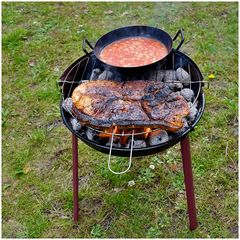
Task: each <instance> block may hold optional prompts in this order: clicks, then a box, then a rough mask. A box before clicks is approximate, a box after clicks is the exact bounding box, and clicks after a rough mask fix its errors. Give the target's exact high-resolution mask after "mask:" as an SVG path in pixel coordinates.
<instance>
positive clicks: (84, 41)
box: [82, 39, 94, 56]
mask: <svg viewBox="0 0 240 240" xmlns="http://www.w3.org/2000/svg"><path fill="white" fill-rule="evenodd" d="M86 45H88V47H90V48H91V49H92V50H94V47H93V46H92V44H91V43H90V42H89V41H88V40H87V39H83V41H82V50H83V51H84V52H85V53H86V54H87V55H88V56H89V52H88V51H87V49H86Z"/></svg>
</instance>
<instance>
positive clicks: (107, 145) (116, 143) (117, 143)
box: [105, 141, 121, 148]
mask: <svg viewBox="0 0 240 240" xmlns="http://www.w3.org/2000/svg"><path fill="white" fill-rule="evenodd" d="M105 146H106V147H110V146H111V141H108V142H107V143H106V144H105ZM112 147H114V148H121V144H120V142H113V143H112Z"/></svg>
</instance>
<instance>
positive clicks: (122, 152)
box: [60, 51, 205, 157]
mask: <svg viewBox="0 0 240 240" xmlns="http://www.w3.org/2000/svg"><path fill="white" fill-rule="evenodd" d="M173 54H174V58H175V59H177V58H179V59H184V61H186V62H187V63H188V64H190V65H191V81H192V82H194V81H196V82H198V83H196V84H194V85H195V86H194V87H193V88H192V89H193V91H194V92H196V91H197V86H196V85H199V87H201V86H203V83H201V81H202V80H203V77H202V74H201V72H200V70H199V69H198V67H197V65H196V64H195V63H194V62H193V61H192V60H191V59H190V58H189V57H187V56H186V55H185V54H183V53H182V52H179V51H174V52H173ZM80 59H82V58H80ZM80 59H78V60H77V61H75V62H74V63H73V64H72V65H71V66H70V67H68V68H67V69H66V70H65V72H64V73H63V75H62V76H61V80H63V79H64V78H65V77H66V75H68V73H69V71H70V69H72V66H74V64H76V63H77V62H78V61H80ZM178 62H179V61H177V64H176V66H175V68H177V67H179V66H180V63H178ZM169 64H170V65H171V63H170V62H169ZM178 64H179V66H177V65H178ZM85 79H86V78H85ZM68 81H69V79H68ZM72 81H73V80H72ZM72 90H73V89H71V91H72ZM64 91H69V89H68V88H67V87H65V88H64V87H63V98H64V95H65V96H66V95H69V93H68V94H65V93H66V92H64ZM70 94H71V93H70ZM63 98H62V100H61V103H60V111H61V116H62V120H63V123H64V124H65V125H66V127H67V128H68V129H69V130H70V131H71V132H72V133H73V134H74V135H75V136H77V137H78V138H79V139H81V140H82V141H83V142H84V143H86V144H87V145H88V146H90V147H92V148H94V149H96V150H98V151H100V152H103V153H106V154H109V151H110V147H108V146H105V145H102V144H100V143H98V142H95V141H91V140H89V139H88V138H87V137H86V135H85V133H84V132H81V130H80V131H75V130H74V129H73V128H72V124H71V122H70V119H71V118H72V116H71V114H70V113H68V112H67V111H66V110H64V108H63V107H62V102H63V100H64V99H63ZM197 100H198V113H197V115H196V117H195V120H194V122H193V123H192V124H191V126H190V127H189V128H187V129H186V130H185V131H182V132H181V133H174V134H171V136H170V139H169V140H168V141H167V142H165V143H161V144H158V145H154V146H147V147H144V148H133V151H132V156H144V155H150V154H154V153H157V152H160V151H163V150H165V149H167V148H169V147H171V146H173V145H175V144H177V143H178V142H180V141H181V140H182V139H183V138H184V137H185V136H186V135H187V134H188V133H189V132H190V131H192V130H193V129H194V127H195V126H196V125H197V123H198V122H199V120H200V118H201V117H202V115H203V112H204V109H205V96H204V93H203V92H202V88H201V91H200V92H199V93H198V98H197ZM172 136H173V137H172ZM112 155H114V156H126V157H127V156H128V157H129V155H130V148H114V147H113V148H112Z"/></svg>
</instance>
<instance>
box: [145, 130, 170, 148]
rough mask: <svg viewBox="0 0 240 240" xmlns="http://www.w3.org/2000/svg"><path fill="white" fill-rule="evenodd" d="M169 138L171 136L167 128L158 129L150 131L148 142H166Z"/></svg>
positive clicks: (152, 143)
mask: <svg viewBox="0 0 240 240" xmlns="http://www.w3.org/2000/svg"><path fill="white" fill-rule="evenodd" d="M168 140H169V136H168V133H167V131H165V130H161V129H160V130H156V131H153V132H151V133H149V140H148V144H149V145H150V146H154V145H158V144H161V143H165V142H167V141H168Z"/></svg>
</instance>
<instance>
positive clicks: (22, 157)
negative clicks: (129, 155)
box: [2, 2, 238, 238]
mask: <svg viewBox="0 0 240 240" xmlns="http://www.w3.org/2000/svg"><path fill="white" fill-rule="evenodd" d="M133 24H144V25H150V26H154V27H159V28H162V29H165V30H166V31H167V32H169V34H170V35H171V36H174V34H175V33H176V32H177V30H178V29H179V28H180V27H183V28H184V30H185V39H186V40H185V43H184V44H183V46H182V51H183V52H185V53H186V54H187V55H189V56H190V57H191V58H192V59H193V60H194V61H195V62H196V63H197V64H198V66H199V68H200V70H201V71H202V73H203V76H204V79H205V80H207V81H209V83H210V88H209V89H208V88H206V87H205V89H204V92H205V95H206V111H205V113H204V115H203V118H202V119H201V121H200V122H199V124H198V125H197V127H196V128H195V131H193V132H192V133H191V134H190V138H191V142H192V145H191V147H192V160H193V172H194V180H195V191H196V201H197V208H198V220H199V227H198V229H197V230H195V231H193V232H190V231H189V230H188V219H187V210H186V199H185V190H184V184H183V173H182V164H181V156H180V146H179V145H176V146H174V147H173V148H170V149H168V150H167V151H164V152H161V153H159V154H155V155H151V156H148V157H137V158H134V159H133V166H132V168H131V170H130V172H128V173H126V174H124V175H122V176H117V175H113V174H112V173H110V172H109V171H108V169H107V157H108V156H107V155H105V154H102V153H99V152H97V151H95V150H93V149H91V148H90V147H88V146H86V145H85V144H84V143H82V142H81V141H79V205H80V221H79V224H78V225H77V226H74V225H73V222H72V205H73V203H72V159H71V157H72V155H71V134H70V132H69V131H68V130H67V129H66V127H65V126H64V125H63V124H62V121H61V116H60V112H59V101H60V97H61V96H60V93H59V90H58V89H57V87H56V81H57V80H58V79H59V77H60V75H61V73H62V72H63V71H64V70H65V69H66V67H67V66H69V65H70V64H71V63H72V62H73V61H75V60H76V59H78V58H79V57H80V56H82V55H83V51H82V50H81V42H82V39H83V38H84V37H87V38H88V39H89V40H90V41H91V42H93V43H94V42H95V41H96V40H97V39H98V38H99V37H100V36H102V35H103V34H104V33H106V32H108V31H110V30H112V29H114V28H117V27H121V26H125V25H133ZM2 34H3V35H2V237H4V238H20V237H21V238H40V237H41V238H50V237H51V238H56V237H58V238H64V237H65V238H66V237H68V238H99V237H101V238H110V237H112V238H127V237H131V238H146V237H148V238H237V237H238V105H237V104H238V3H236V2H225V3H224V2H223V3H217V2H212V3H208V2H204V3H200V2H195V3H193V2H189V3H187V2H186V3H180V2H179V3H178V2H173V3H168V2H158V3H151V2H148V3H144V2H142V3H137V2H132V3H127V2H122V3H121V2H119V3H111V2H108V3H93V2H92V3H90V2H88V3H87V2H75V3H74V2H66V3H64V2H58V3H49V2H48V3H47V2H45V3H37V2H36V3H27V2H8V3H7V2H4V3H2ZM210 74H213V75H214V76H213V78H209V75H210ZM150 164H153V165H154V166H155V169H154V170H150V168H149V165H150ZM132 180H133V181H135V185H134V186H129V184H128V182H129V181H132Z"/></svg>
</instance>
